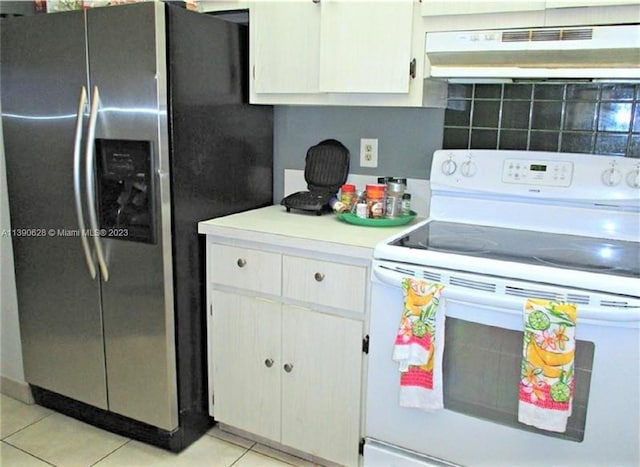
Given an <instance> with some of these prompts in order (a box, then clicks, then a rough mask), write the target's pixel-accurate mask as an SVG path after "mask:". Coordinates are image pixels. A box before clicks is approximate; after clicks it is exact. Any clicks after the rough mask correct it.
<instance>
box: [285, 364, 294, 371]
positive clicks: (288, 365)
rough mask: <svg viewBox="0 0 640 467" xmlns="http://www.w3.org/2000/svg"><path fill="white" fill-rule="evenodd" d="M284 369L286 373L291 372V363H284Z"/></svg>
mask: <svg viewBox="0 0 640 467" xmlns="http://www.w3.org/2000/svg"><path fill="white" fill-rule="evenodd" d="M284 371H286V372H287V373H291V372H292V371H293V363H285V364H284Z"/></svg>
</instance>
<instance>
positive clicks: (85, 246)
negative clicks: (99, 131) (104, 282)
mask: <svg viewBox="0 0 640 467" xmlns="http://www.w3.org/2000/svg"><path fill="white" fill-rule="evenodd" d="M86 105H87V88H86V87H84V86H82V89H81V90H80V97H79V99H78V115H77V117H76V132H75V140H74V142H73V194H74V197H75V201H76V215H77V216H78V229H80V241H81V242H82V250H83V251H84V259H85V260H86V262H87V268H88V269H89V274H90V275H91V279H95V278H96V266H95V264H94V262H93V258H92V257H91V249H90V247H89V240H87V235H86V227H85V223H84V214H83V213H82V201H81V199H80V189H81V188H80V143H81V141H82V119H83V115H84V108H85V106H86Z"/></svg>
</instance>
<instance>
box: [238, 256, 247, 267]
mask: <svg viewBox="0 0 640 467" xmlns="http://www.w3.org/2000/svg"><path fill="white" fill-rule="evenodd" d="M237 264H238V267H239V268H243V267H245V266H246V265H247V260H246V259H244V258H238V261H237Z"/></svg>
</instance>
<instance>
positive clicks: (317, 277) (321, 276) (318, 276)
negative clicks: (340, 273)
mask: <svg viewBox="0 0 640 467" xmlns="http://www.w3.org/2000/svg"><path fill="white" fill-rule="evenodd" d="M313 277H314V278H315V280H317V281H318V282H322V281H323V280H324V274H322V273H321V272H316V273H315V274H314V275H313Z"/></svg>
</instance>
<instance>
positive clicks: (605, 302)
mask: <svg viewBox="0 0 640 467" xmlns="http://www.w3.org/2000/svg"><path fill="white" fill-rule="evenodd" d="M600 306H608V307H612V308H628V307H629V302H626V301H618V300H600Z"/></svg>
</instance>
